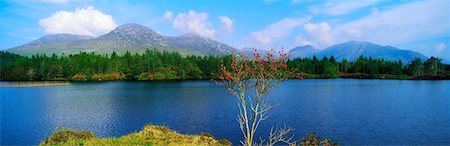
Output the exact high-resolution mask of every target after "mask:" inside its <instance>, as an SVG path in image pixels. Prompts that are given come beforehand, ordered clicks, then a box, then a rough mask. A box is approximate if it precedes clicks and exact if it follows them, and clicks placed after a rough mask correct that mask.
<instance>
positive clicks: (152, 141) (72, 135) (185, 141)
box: [40, 124, 231, 146]
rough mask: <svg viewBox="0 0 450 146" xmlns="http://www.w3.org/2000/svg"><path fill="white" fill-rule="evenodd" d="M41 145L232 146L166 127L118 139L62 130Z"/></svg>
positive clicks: (208, 136) (147, 127)
mask: <svg viewBox="0 0 450 146" xmlns="http://www.w3.org/2000/svg"><path fill="white" fill-rule="evenodd" d="M40 145H186V146H187V145H231V143H230V142H229V141H228V140H217V139H215V138H214V137H213V136H212V135H211V134H208V133H200V134H199V135H187V134H179V133H177V132H175V131H172V130H170V129H169V128H167V127H165V126H155V125H150V124H148V125H145V127H144V129H143V130H142V131H139V132H135V133H131V134H129V135H125V136H122V137H117V138H98V137H96V136H95V134H93V133H92V132H89V131H73V130H69V129H60V130H58V131H56V132H55V133H53V134H52V135H51V136H50V137H49V138H47V139H46V140H44V141H43V142H42V143H41V144H40Z"/></svg>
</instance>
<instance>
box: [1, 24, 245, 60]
mask: <svg viewBox="0 0 450 146" xmlns="http://www.w3.org/2000/svg"><path fill="white" fill-rule="evenodd" d="M64 35H68V36H70V38H68V39H58V38H59V37H60V36H64ZM187 36H189V41H186V40H187V39H186V37H187ZM47 40H60V41H47ZM31 42H41V43H31ZM31 42H29V43H26V44H24V45H21V46H17V47H13V48H9V49H7V50H6V51H8V52H12V53H17V54H20V55H26V56H30V55H34V54H37V53H39V54H47V55H50V54H53V53H55V54H58V55H60V54H63V53H64V54H74V53H78V52H96V53H99V54H111V53H112V52H113V51H115V52H116V53H125V52H127V51H128V52H132V53H142V52H144V51H145V50H146V49H158V50H160V51H176V52H180V53H182V54H187V55H225V54H229V53H235V52H237V49H235V48H233V47H230V46H228V45H226V44H224V43H221V42H218V41H216V40H212V39H209V38H206V37H202V36H199V35H197V34H193V33H190V34H185V35H181V36H164V35H161V34H158V33H156V32H155V31H153V30H152V29H150V28H148V27H145V26H142V25H139V24H136V23H127V24H124V25H120V26H118V27H117V28H115V29H114V30H112V31H110V32H108V33H106V34H104V35H101V36H99V37H96V38H94V37H90V38H87V37H85V36H79V35H71V34H53V35H47V36H44V37H41V38H39V39H37V40H34V41H31Z"/></svg>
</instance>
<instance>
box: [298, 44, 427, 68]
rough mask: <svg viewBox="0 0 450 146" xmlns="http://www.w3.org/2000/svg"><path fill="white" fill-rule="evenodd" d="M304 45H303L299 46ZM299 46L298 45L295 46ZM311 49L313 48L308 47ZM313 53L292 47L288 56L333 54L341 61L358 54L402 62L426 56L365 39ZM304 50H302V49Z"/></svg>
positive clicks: (328, 55)
mask: <svg viewBox="0 0 450 146" xmlns="http://www.w3.org/2000/svg"><path fill="white" fill-rule="evenodd" d="M300 47H304V46H300ZM296 48H299V47H296ZM311 49H315V48H313V47H312V48H310V50H309V51H310V52H313V51H311ZM315 50H316V52H314V53H306V54H305V53H303V54H302V53H299V51H297V50H295V49H292V50H291V51H290V54H291V56H290V58H304V57H310V58H311V57H313V56H314V55H315V56H316V57H318V58H323V57H324V56H327V57H330V56H332V55H333V56H334V57H335V59H336V60H337V61H342V60H344V59H346V60H348V61H354V60H356V59H357V58H358V57H359V56H364V57H371V58H373V59H385V60H389V61H397V60H401V61H402V62H403V63H409V62H411V61H412V60H414V59H415V58H420V59H421V60H426V59H427V57H426V56H425V55H423V54H421V53H419V52H415V51H411V50H402V49H398V48H396V47H392V46H388V45H386V46H382V45H378V44H375V43H371V42H366V41H348V42H344V43H339V44H335V45H332V46H329V47H327V48H325V49H323V50H318V49H315ZM302 51H304V50H302Z"/></svg>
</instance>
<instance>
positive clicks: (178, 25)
mask: <svg viewBox="0 0 450 146" xmlns="http://www.w3.org/2000/svg"><path fill="white" fill-rule="evenodd" d="M172 26H173V28H174V29H176V30H178V31H181V32H183V33H187V32H191V33H196V34H198V35H201V36H205V37H209V38H214V37H215V35H216V30H215V29H214V28H213V26H212V24H211V22H209V21H208V13H205V12H200V13H197V12H195V11H192V10H189V11H188V12H187V13H179V14H178V15H177V16H176V17H175V19H174V20H173V23H172Z"/></svg>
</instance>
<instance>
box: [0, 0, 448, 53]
mask: <svg viewBox="0 0 450 146" xmlns="http://www.w3.org/2000/svg"><path fill="white" fill-rule="evenodd" d="M0 22H1V23H0V37H1V44H0V50H4V49H7V48H11V47H14V46H18V45H22V44H24V43H27V42H29V41H32V40H35V39H38V38H39V37H42V36H44V35H47V34H55V33H71V34H79V35H91V36H100V35H102V34H105V33H107V32H109V31H111V30H112V29H114V28H115V27H117V26H119V25H122V24H126V23H138V24H141V25H144V26H147V27H150V28H151V29H153V30H154V31H156V32H158V33H161V34H163V35H169V36H176V35H182V34H184V33H187V32H192V33H197V34H200V35H203V36H206V37H209V38H212V39H215V40H218V41H221V42H225V43H227V44H229V45H231V46H233V47H236V48H242V47H255V48H262V49H269V48H281V47H284V48H287V49H289V48H292V47H295V46H301V45H306V44H310V45H312V46H314V47H316V48H318V49H323V48H326V47H328V46H330V45H333V44H337V43H342V42H346V41H351V40H359V41H370V42H373V43H377V44H381V45H391V46H395V47H398V48H400V49H409V50H414V51H417V52H420V53H422V54H424V55H426V56H437V57H441V58H446V59H450V48H449V47H450V2H449V1H448V0H425V1H412V0H396V1H394V0H355V1H350V0H349V1H315V0H285V1H283V0H262V1H256V0H248V1H243V0H227V1H226V0H223V1H219V0H215V1H212V0H210V1H206V0H195V1H186V0H164V1H144V0H131V1H114V0H110V1H108V0H86V1H84V0H23V1H22V0H21V1H9V0H1V1H0Z"/></svg>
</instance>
